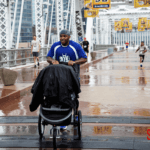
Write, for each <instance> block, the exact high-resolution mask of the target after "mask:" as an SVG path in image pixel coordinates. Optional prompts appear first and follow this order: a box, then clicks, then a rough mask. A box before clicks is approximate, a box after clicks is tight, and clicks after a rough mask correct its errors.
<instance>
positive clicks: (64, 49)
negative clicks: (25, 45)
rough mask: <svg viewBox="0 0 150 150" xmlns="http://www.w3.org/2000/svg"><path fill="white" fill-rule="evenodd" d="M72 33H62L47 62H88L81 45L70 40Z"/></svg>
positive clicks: (55, 63)
mask: <svg viewBox="0 0 150 150" xmlns="http://www.w3.org/2000/svg"><path fill="white" fill-rule="evenodd" d="M69 39H70V32H69V31H68V30H62V31H61V32H60V41H59V42H56V43H54V44H53V45H52V47H51V49H50V51H49V52H48V54H47V62H48V63H52V64H53V65H57V64H59V62H67V63H68V65H69V66H73V64H78V65H80V64H83V63H85V62H86V61H87V56H86V54H85V52H84V50H83V49H82V47H81V46H80V44H78V43H76V42H74V41H72V40H69ZM66 128H67V127H66V126H61V127H60V129H66Z"/></svg>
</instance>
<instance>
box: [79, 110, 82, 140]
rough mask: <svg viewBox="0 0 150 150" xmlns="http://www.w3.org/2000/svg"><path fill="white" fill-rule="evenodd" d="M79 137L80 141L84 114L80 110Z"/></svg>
mask: <svg viewBox="0 0 150 150" xmlns="http://www.w3.org/2000/svg"><path fill="white" fill-rule="evenodd" d="M78 136H79V140H81V136H82V113H81V111H80V110H79V111H78Z"/></svg>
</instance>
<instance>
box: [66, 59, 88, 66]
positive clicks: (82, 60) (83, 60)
mask: <svg viewBox="0 0 150 150" xmlns="http://www.w3.org/2000/svg"><path fill="white" fill-rule="evenodd" d="M85 62H87V58H80V59H78V60H75V61H72V60H70V61H69V62H68V65H69V66H73V64H78V65H81V64H84V63H85Z"/></svg>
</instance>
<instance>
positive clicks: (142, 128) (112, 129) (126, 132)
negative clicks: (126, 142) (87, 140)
mask: <svg viewBox="0 0 150 150" xmlns="http://www.w3.org/2000/svg"><path fill="white" fill-rule="evenodd" d="M83 126H84V127H83V128H82V137H88V136H122V137H134V136H136V137H147V129H150V125H140V124H139V125H133V124H131V125H126V124H122V125H116V124H105V125H104V124H98V123H97V124H92V123H83ZM51 128H52V126H51V125H48V126H46V128H45V132H44V135H45V137H46V138H50V137H52V135H50V129H51ZM58 129H59V127H58ZM76 130H77V127H75V128H74V127H73V126H68V127H67V130H64V131H61V132H60V133H59V134H58V136H59V135H63V134H64V133H65V134H67V135H70V136H73V135H76V133H75V132H76ZM3 135H5V136H7V135H11V136H14V135H17V136H20V135H33V136H38V126H37V124H36V125H28V124H27V125H0V136H3Z"/></svg>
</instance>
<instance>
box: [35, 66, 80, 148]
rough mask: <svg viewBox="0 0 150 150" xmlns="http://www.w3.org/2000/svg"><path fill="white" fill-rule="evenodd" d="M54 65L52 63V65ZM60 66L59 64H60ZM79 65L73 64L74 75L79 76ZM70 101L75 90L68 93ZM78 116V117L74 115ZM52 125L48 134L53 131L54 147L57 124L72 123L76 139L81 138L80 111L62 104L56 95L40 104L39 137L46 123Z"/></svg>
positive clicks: (42, 133) (66, 124)
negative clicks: (75, 129) (75, 128)
mask: <svg viewBox="0 0 150 150" xmlns="http://www.w3.org/2000/svg"><path fill="white" fill-rule="evenodd" d="M53 66H54V65H53ZM60 66H61V65H60ZM78 68H79V66H78V65H74V66H73V70H74V73H75V75H76V76H77V79H79V78H78V76H79V69H78ZM70 97H71V99H70V100H71V101H76V100H77V97H78V95H76V94H75V92H72V93H70ZM77 116H78V119H76V117H77ZM49 124H50V125H52V126H53V127H52V129H51V130H50V134H52V133H53V147H54V148H56V137H57V133H59V130H58V129H57V126H68V125H74V126H76V127H77V129H78V136H77V137H78V138H77V139H78V140H81V132H82V114H81V111H80V110H79V111H77V107H75V108H71V107H70V106H69V105H66V104H63V103H62V102H59V101H58V97H57V96H56V97H53V98H51V99H50V100H49V98H47V97H46V98H45V99H44V102H43V103H42V104H41V106H40V114H39V119H38V131H39V136H40V139H42V138H43V136H44V130H45V126H46V125H49Z"/></svg>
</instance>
